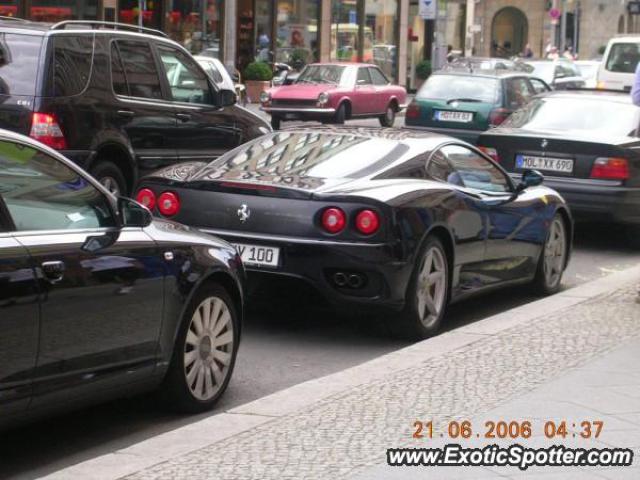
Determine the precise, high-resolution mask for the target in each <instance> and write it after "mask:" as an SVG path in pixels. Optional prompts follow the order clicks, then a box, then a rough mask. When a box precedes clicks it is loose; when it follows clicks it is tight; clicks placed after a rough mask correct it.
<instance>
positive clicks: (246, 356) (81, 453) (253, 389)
mask: <svg viewBox="0 0 640 480" xmlns="http://www.w3.org/2000/svg"><path fill="white" fill-rule="evenodd" d="M576 236H577V239H576V245H575V250H574V256H573V259H572V262H571V264H570V267H569V270H568V271H567V272H566V276H565V285H566V286H567V287H572V286H575V285H579V284H581V283H584V282H586V281H588V280H592V279H595V278H599V277H601V276H604V275H608V274H610V273H612V272H615V271H619V270H622V269H624V268H628V267H629V266H632V265H635V264H637V263H638V262H640V252H637V251H633V250H630V249H629V248H627V247H626V246H625V238H624V235H623V233H622V232H620V231H616V230H611V229H610V228H605V227H598V228H596V227H583V228H580V229H579V230H578V232H577V235H576ZM303 293H304V292H303ZM533 299H534V298H533V297H532V296H530V295H528V294H527V292H526V288H524V287H519V288H517V289H514V290H511V291H506V292H498V293H495V294H493V295H490V296H488V297H482V298H479V299H477V300H472V301H469V302H465V303H462V304H459V305H456V306H454V307H453V308H452V309H451V310H450V312H449V322H448V328H449V329H456V328H458V327H461V326H463V325H466V324H470V323H472V322H475V321H477V320H479V319H482V318H485V317H487V316H490V315H492V314H495V313H498V312H501V311H505V310H507V309H509V308H512V307H514V306H517V305H521V304H524V303H526V302H529V301H531V300H533ZM274 303H276V305H273V306H272V308H269V309H268V313H265V312H264V311H261V309H260V310H258V311H256V310H255V309H254V311H252V312H251V313H250V314H249V317H248V319H247V322H246V328H245V330H244V339H243V343H242V345H241V348H240V353H239V357H238V364H237V366H236V371H235V374H234V377H233V379H232V382H231V385H230V387H229V390H228V391H227V393H226V394H225V396H224V397H223V399H222V401H221V402H220V404H219V406H218V408H217V409H216V410H215V411H214V412H212V413H211V414H212V415H214V414H215V413H217V412H220V411H223V410H227V409H229V408H232V407H234V406H238V405H242V404H244V403H247V402H249V401H252V400H254V399H257V398H260V397H263V396H265V395H267V394H270V393H273V392H276V391H279V390H282V389H284V388H287V387H289V386H292V385H295V384H298V383H300V382H303V381H306V380H309V379H313V378H318V377H321V376H324V375H327V374H330V373H333V372H338V371H341V370H343V369H345V368H348V367H351V366H354V365H358V364H360V363H363V362H365V361H367V360H370V359H373V358H376V357H378V356H380V355H382V354H385V353H388V352H392V351H395V350H397V349H399V348H401V347H404V346H406V345H407V342H403V341H399V340H394V339H391V338H390V337H389V334H388V332H387V330H386V328H385V326H384V324H383V323H382V322H380V321H377V320H376V321H371V319H366V318H340V317H339V316H337V315H336V314H335V312H331V311H329V310H326V309H325V308H324V307H323V306H322V305H321V304H319V303H318V304H315V306H314V307H313V308H306V307H302V306H299V307H298V308H297V309H294V310H290V309H288V308H287V309H286V310H284V309H283V310H278V305H277V304H278V301H277V300H276V301H275V302H274ZM283 303H284V302H283ZM201 418H203V416H194V417H182V416H174V415H170V414H167V413H165V412H163V411H162V410H161V409H160V408H159V407H157V406H156V405H155V403H154V401H153V398H151V397H142V398H135V399H130V400H121V401H117V402H112V403H109V404H107V405H104V406H100V407H94V408H91V409H87V410H83V411H80V412H76V413H73V414H71V415H67V416H63V417H58V418H54V419H47V420H44V421H40V422H39V423H38V424H36V425H34V426H31V427H26V428H21V429H18V430H14V431H12V432H6V433H5V434H4V438H3V441H2V445H0V452H1V453H0V462H1V464H2V473H3V478H4V474H7V475H8V476H9V478H34V477H36V476H39V475H41V474H44V473H48V472H52V471H55V470H57V469H60V468H63V467H65V466H68V465H71V464H74V463H77V462H80V461H83V460H86V459H89V458H92V457H94V456H97V455H101V454H104V453H108V452H110V451H113V450H116V449H119V448H123V447H126V446H128V445H131V444H133V443H136V442H139V441H141V440H143V439H146V438H149V437H152V436H153V435H156V434H158V433H161V432H165V431H169V430H172V429H175V428H177V427H178V426H181V425H185V424H189V423H192V422H195V421H197V420H199V419H201Z"/></svg>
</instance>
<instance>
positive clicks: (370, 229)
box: [356, 210, 380, 235]
mask: <svg viewBox="0 0 640 480" xmlns="http://www.w3.org/2000/svg"><path fill="white" fill-rule="evenodd" d="M356 228H357V229H358V231H359V232H360V233H363V234H365V235H371V234H373V233H376V232H377V231H378V228H380V217H378V214H377V213H376V212H374V211H373V210H362V211H361V212H360V213H358V215H357V216H356Z"/></svg>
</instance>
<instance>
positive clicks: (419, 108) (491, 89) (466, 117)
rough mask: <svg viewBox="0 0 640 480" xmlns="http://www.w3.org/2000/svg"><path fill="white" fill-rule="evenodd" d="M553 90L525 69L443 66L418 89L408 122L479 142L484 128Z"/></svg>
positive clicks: (407, 113) (407, 115) (495, 124)
mask: <svg viewBox="0 0 640 480" xmlns="http://www.w3.org/2000/svg"><path fill="white" fill-rule="evenodd" d="M549 90H551V88H549V86H548V85H547V84H546V83H545V82H544V81H543V80H541V79H539V78H537V77H533V76H531V75H529V74H526V73H523V72H517V71H511V70H482V71H459V70H453V71H452V70H442V71H439V72H436V73H434V74H433V75H431V76H430V77H429V79H428V80H427V81H426V82H425V83H424V84H423V85H422V87H421V88H420V90H418V93H417V94H416V97H415V99H414V100H413V101H412V102H411V103H410V104H409V107H408V108H407V111H406V114H405V126H407V127H411V128H425V129H428V130H431V131H434V132H438V133H443V134H445V135H450V136H452V137H457V138H459V139H461V140H464V141H467V142H469V143H473V144H475V143H476V141H477V140H478V136H479V135H480V134H481V133H482V132H484V131H485V130H488V129H489V128H491V127H495V126H497V125H500V124H501V123H502V122H503V121H504V120H506V119H507V117H508V116H509V115H511V113H512V112H514V111H515V110H517V109H518V108H520V107H522V106H524V105H526V104H527V103H529V101H531V99H532V98H533V97H534V96H535V95H537V94H538V93H543V92H548V91H549Z"/></svg>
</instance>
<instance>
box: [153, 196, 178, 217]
mask: <svg viewBox="0 0 640 480" xmlns="http://www.w3.org/2000/svg"><path fill="white" fill-rule="evenodd" d="M158 210H160V213H161V214H162V215H164V216H166V217H170V216H172V215H175V214H176V213H178V212H179V211H180V199H179V198H178V195H176V194H175V193H173V192H163V193H162V194H161V195H160V197H158Z"/></svg>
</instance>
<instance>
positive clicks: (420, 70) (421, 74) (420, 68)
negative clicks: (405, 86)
mask: <svg viewBox="0 0 640 480" xmlns="http://www.w3.org/2000/svg"><path fill="white" fill-rule="evenodd" d="M429 75H431V62H430V61H429V60H422V61H421V62H420V63H418V64H417V65H416V90H420V87H421V86H422V84H423V83H424V81H425V80H426V79H427V78H429Z"/></svg>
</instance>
